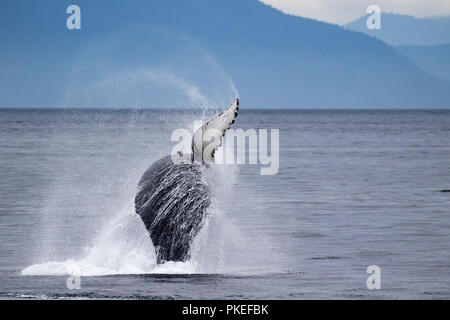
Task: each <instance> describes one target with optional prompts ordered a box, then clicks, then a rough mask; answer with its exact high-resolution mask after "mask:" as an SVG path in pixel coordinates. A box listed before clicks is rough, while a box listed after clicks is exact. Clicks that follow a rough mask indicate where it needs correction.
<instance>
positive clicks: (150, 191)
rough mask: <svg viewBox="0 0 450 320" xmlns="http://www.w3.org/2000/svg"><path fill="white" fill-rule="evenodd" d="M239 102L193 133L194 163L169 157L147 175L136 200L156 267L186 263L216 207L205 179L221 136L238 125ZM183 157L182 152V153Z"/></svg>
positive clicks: (184, 157) (192, 159) (155, 164)
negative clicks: (154, 257)
mask: <svg viewBox="0 0 450 320" xmlns="http://www.w3.org/2000/svg"><path fill="white" fill-rule="evenodd" d="M238 111H239V99H238V98H237V99H236V100H235V101H234V103H233V104H232V105H231V106H230V107H228V108H227V109H225V110H224V111H223V112H222V113H220V114H219V115H217V116H215V117H214V118H212V119H211V120H210V121H208V122H207V123H205V124H204V125H203V126H202V127H200V128H199V129H197V130H196V131H195V132H194V135H193V138H192V143H191V152H192V153H191V154H189V155H182V156H183V159H189V161H174V160H173V156H170V155H168V156H165V157H163V158H161V159H159V160H158V161H156V162H155V163H153V164H152V165H151V166H150V168H148V169H147V171H145V173H144V174H143V175H142V177H141V179H140V181H139V183H138V188H137V189H138V190H137V193H136V197H135V210H136V213H137V214H138V215H139V216H140V217H141V220H142V222H143V223H144V225H145V227H146V229H147V231H148V233H149V235H150V238H151V240H152V242H153V246H154V247H155V250H156V258H157V263H158V264H160V263H163V262H166V261H187V260H188V259H189V258H190V254H191V252H190V248H191V243H192V240H193V239H194V238H195V236H196V235H197V234H198V232H199V231H200V229H201V228H202V226H203V225H204V222H205V218H206V216H207V209H208V207H209V206H210V204H211V198H210V188H209V186H208V184H207V183H206V182H205V179H204V177H203V175H204V173H205V170H207V168H208V164H209V163H211V162H214V153H215V151H216V150H217V148H218V147H219V146H220V145H221V144H222V137H223V136H224V135H225V132H226V130H227V129H229V128H230V126H231V124H233V123H234V121H235V119H236V117H237V115H238ZM179 155H181V153H179Z"/></svg>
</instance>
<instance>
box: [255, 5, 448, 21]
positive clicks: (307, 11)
mask: <svg viewBox="0 0 450 320" xmlns="http://www.w3.org/2000/svg"><path fill="white" fill-rule="evenodd" d="M261 1H262V2H264V3H267V4H270V5H271V6H273V7H275V8H277V9H280V10H281V11H283V12H286V13H291V14H295V15H298V16H303V17H308V18H313V19H317V20H321V21H327V22H332V23H337V24H345V23H347V22H351V21H353V20H355V19H357V18H359V17H360V16H362V15H365V14H366V8H367V7H368V6H369V5H372V4H375V5H378V6H379V7H380V8H381V11H383V12H394V13H401V14H408V15H412V16H416V17H426V16H437V15H450V0H261Z"/></svg>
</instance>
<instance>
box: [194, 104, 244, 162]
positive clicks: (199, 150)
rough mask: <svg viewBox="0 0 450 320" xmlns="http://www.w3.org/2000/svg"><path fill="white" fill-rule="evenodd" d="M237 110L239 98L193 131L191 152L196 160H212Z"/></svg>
mask: <svg viewBox="0 0 450 320" xmlns="http://www.w3.org/2000/svg"><path fill="white" fill-rule="evenodd" d="M238 112H239V98H237V99H236V100H235V101H234V102H233V104H232V105H231V106H229V107H228V108H227V109H226V110H224V111H223V112H222V113H220V114H219V115H217V116H215V117H214V118H212V119H211V120H209V121H208V122H207V123H205V124H204V125H203V126H202V127H201V128H199V129H197V131H195V133H194V136H193V138H192V153H193V155H194V160H196V161H198V162H202V163H203V162H206V163H210V162H214V153H215V152H216V150H217V149H218V148H219V147H220V146H221V145H222V137H223V136H224V135H225V132H226V131H227V129H229V128H230V126H231V125H232V124H233V123H234V121H235V119H236V117H237V115H238Z"/></svg>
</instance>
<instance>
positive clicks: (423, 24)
mask: <svg viewBox="0 0 450 320" xmlns="http://www.w3.org/2000/svg"><path fill="white" fill-rule="evenodd" d="M368 16H369V15H366V16H363V17H361V18H359V19H357V20H355V21H353V22H350V23H348V24H346V25H345V27H347V28H348V29H350V30H353V31H358V32H362V33H365V34H367V35H369V36H372V37H375V38H378V39H381V40H383V41H384V42H386V43H388V44H390V45H394V46H399V45H428V46H431V45H438V44H445V43H450V17H428V18H416V17H413V16H408V15H401V14H394V13H381V29H379V30H378V29H373V30H369V29H368V28H367V25H366V21H367V18H368Z"/></svg>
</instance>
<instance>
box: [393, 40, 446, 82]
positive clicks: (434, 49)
mask: <svg viewBox="0 0 450 320" xmlns="http://www.w3.org/2000/svg"><path fill="white" fill-rule="evenodd" d="M397 50H398V51H399V52H400V53H401V54H403V55H404V56H406V57H408V58H409V59H411V61H412V62H414V63H415V64H417V65H418V66H419V67H421V68H422V69H423V70H424V71H426V72H428V73H429V74H432V75H434V76H436V77H438V78H441V79H446V80H450V43H449V44H441V45H436V46H399V47H397Z"/></svg>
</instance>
